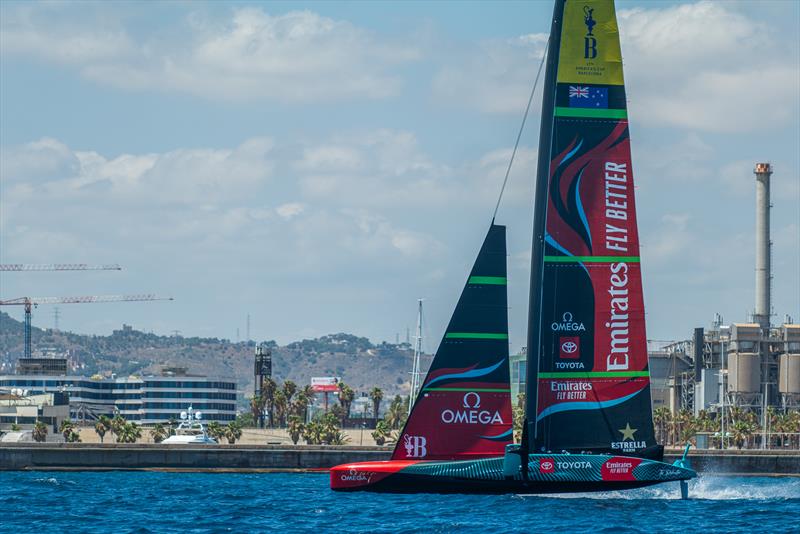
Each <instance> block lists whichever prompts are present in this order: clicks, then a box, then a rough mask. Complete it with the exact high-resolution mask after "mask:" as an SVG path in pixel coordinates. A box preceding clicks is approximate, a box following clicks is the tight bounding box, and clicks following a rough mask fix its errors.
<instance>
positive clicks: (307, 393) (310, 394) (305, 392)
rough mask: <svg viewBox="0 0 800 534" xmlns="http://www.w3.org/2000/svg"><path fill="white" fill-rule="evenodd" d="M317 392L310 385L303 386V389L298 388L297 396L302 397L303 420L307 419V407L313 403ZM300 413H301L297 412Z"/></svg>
mask: <svg viewBox="0 0 800 534" xmlns="http://www.w3.org/2000/svg"><path fill="white" fill-rule="evenodd" d="M316 395H317V392H316V391H314V388H313V387H312V386H310V385H306V386H303V389H301V390H300V394H299V397H301V398H302V399H303V403H302V406H303V413H302V416H303V422H305V421H308V407H309V406H311V405H312V404H314V398H315V397H316ZM297 415H301V414H297Z"/></svg>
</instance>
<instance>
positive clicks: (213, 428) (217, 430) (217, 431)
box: [208, 421, 225, 441]
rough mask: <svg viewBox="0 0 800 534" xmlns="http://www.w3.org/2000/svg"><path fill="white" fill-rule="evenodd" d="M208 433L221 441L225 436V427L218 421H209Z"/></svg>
mask: <svg viewBox="0 0 800 534" xmlns="http://www.w3.org/2000/svg"><path fill="white" fill-rule="evenodd" d="M208 435H209V436H211V437H212V438H214V439H215V440H217V441H221V440H222V438H223V437H225V429H224V428H223V427H222V425H221V424H219V423H218V422H217V421H211V422H210V423H208Z"/></svg>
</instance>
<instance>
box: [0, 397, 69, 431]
mask: <svg viewBox="0 0 800 534" xmlns="http://www.w3.org/2000/svg"><path fill="white" fill-rule="evenodd" d="M68 418H69V399H67V396H66V395H65V394H63V393H59V392H54V393H45V394H31V393H30V391H25V390H21V389H17V388H14V389H12V390H11V391H8V392H6V391H0V432H9V431H11V430H12V428H14V427H19V429H20V430H33V425H35V424H36V421H41V422H43V423H44V424H46V425H47V426H48V434H52V435H56V436H57V435H58V429H59V428H60V426H61V422H62V421H64V420H65V419H68Z"/></svg>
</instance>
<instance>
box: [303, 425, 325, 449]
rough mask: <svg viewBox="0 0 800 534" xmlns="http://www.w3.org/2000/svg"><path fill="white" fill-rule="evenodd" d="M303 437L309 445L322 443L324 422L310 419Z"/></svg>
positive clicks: (304, 429)
mask: <svg viewBox="0 0 800 534" xmlns="http://www.w3.org/2000/svg"><path fill="white" fill-rule="evenodd" d="M303 439H304V440H306V443H307V444H308V445H318V444H320V443H322V424H320V422H319V421H317V420H315V421H310V422H309V423H308V424H306V425H305V427H304V428H303Z"/></svg>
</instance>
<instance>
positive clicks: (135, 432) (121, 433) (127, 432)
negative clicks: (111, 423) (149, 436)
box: [115, 423, 142, 443]
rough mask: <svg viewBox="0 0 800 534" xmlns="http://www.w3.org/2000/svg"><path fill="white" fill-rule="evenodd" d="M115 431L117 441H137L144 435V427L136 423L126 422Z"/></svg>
mask: <svg viewBox="0 0 800 534" xmlns="http://www.w3.org/2000/svg"><path fill="white" fill-rule="evenodd" d="M115 433H116V434H117V443H136V440H138V439H139V438H141V437H142V429H141V428H140V427H139V425H137V424H136V423H125V424H124V425H123V426H122V428H120V429H119V430H118V431H116V432H115Z"/></svg>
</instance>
